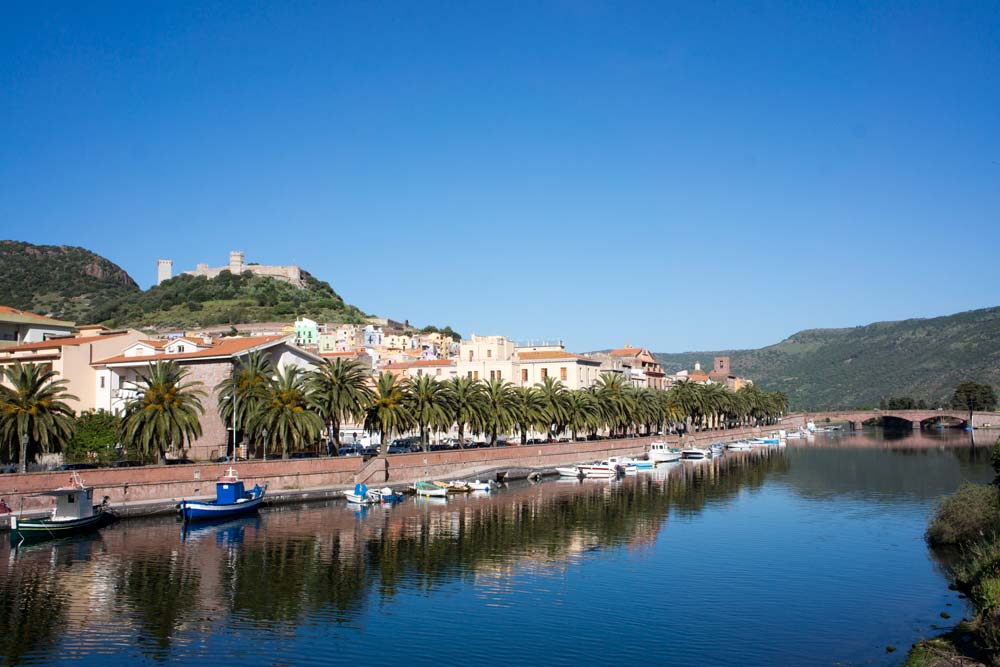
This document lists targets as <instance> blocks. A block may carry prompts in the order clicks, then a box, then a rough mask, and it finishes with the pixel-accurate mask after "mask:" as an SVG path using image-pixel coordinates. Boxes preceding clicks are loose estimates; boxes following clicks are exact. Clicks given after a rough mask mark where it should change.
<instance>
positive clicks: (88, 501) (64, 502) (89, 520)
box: [10, 475, 118, 548]
mask: <svg viewBox="0 0 1000 667" xmlns="http://www.w3.org/2000/svg"><path fill="white" fill-rule="evenodd" d="M37 495H39V496H51V497H53V498H55V499H56V506H55V507H54V508H52V514H51V515H50V516H48V517H45V518H39V519H25V518H23V517H21V516H16V515H15V516H11V517H10V544H11V546H12V547H14V548H17V547H19V546H21V545H22V544H25V543H29V542H40V541H42V540H52V539H58V538H60V537H67V536H69V535H76V534H78V533H84V532H87V531H91V530H97V529H98V528H100V527H102V526H106V525H108V524H110V523H114V522H115V521H117V519H118V517H117V516H116V515H115V513H114V512H113V511H112V510H111V508H110V507H109V506H108V504H107V500H108V499H107V496H105V498H104V501H103V502H102V503H101V504H100V505H94V490H93V489H92V488H88V487H86V486H84V485H83V482H82V481H80V478H79V477H78V476H77V475H73V477H72V478H71V479H70V484H69V486H65V487H60V488H58V489H53V490H52V491H46V492H44V493H39V494H37Z"/></svg>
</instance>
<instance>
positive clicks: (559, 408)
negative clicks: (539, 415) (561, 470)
mask: <svg viewBox="0 0 1000 667" xmlns="http://www.w3.org/2000/svg"><path fill="white" fill-rule="evenodd" d="M535 388H536V389H538V393H539V395H540V396H541V397H542V403H543V404H544V405H545V419H546V422H547V429H546V430H547V431H548V433H547V434H546V435H547V436H548V439H549V440H552V439H553V438H554V437H555V436H556V434H558V433H559V432H561V431H562V430H563V429H564V428H565V426H566V396H567V390H566V385H564V384H563V383H562V382H561V381H560V380H557V379H555V378H554V377H551V376H549V377H546V378H545V379H543V380H542V381H541V382H537V383H535Z"/></svg>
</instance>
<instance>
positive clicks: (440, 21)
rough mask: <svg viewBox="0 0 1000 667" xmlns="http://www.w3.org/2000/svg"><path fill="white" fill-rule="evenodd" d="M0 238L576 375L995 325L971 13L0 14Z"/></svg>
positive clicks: (962, 9) (995, 200)
mask: <svg viewBox="0 0 1000 667" xmlns="http://www.w3.org/2000/svg"><path fill="white" fill-rule="evenodd" d="M0 225H2V227H0V238H13V239H19V240H25V241H31V242H34V243H50V244H71V245H80V246H84V247H86V248H89V249H91V250H94V251H95V252H98V253H100V254H102V255H104V256H106V257H108V258H109V259H111V260H112V261H114V262H116V263H118V264H119V265H121V266H122V267H123V268H125V269H126V270H127V271H129V273H131V274H132V276H133V277H135V278H136V280H138V281H139V282H140V284H142V285H143V286H148V285H149V284H150V283H152V282H153V280H154V278H155V264H156V259H157V258H159V257H164V258H172V259H173V260H174V263H175V264H174V266H175V271H176V270H184V269H189V268H194V265H195V264H196V263H198V262H208V263H209V264H210V265H212V266H217V265H222V264H225V263H226V262H227V259H228V252H229V251H230V250H232V249H238V250H244V251H245V252H246V257H247V260H248V261H256V262H259V263H263V264H285V263H297V264H299V265H301V266H302V267H304V268H305V269H307V270H308V271H310V272H312V273H313V274H314V275H316V276H317V277H319V278H321V279H324V280H327V281H329V282H330V283H331V284H332V285H333V286H334V288H335V289H336V290H337V291H338V292H339V293H340V294H341V295H342V296H343V297H344V298H345V299H346V300H347V301H348V302H350V303H354V304H356V305H358V306H359V307H361V308H362V309H364V310H366V311H369V312H374V313H378V314H380V315H387V316H390V317H393V318H396V319H404V318H408V319H410V320H411V321H412V322H414V323H417V324H426V323H435V324H439V325H441V324H450V325H451V326H453V327H455V328H456V329H457V330H459V331H461V332H463V333H465V334H469V333H471V332H475V333H481V334H493V333H500V334H506V335H508V336H511V337H514V338H528V337H562V338H563V339H564V340H565V341H566V343H567V346H568V347H569V348H570V349H572V350H576V351H584V350H589V349H595V348H601V347H610V346H618V345H620V344H623V343H631V344H635V345H643V346H647V347H650V348H652V349H654V350H655V351H682V350H691V349H716V348H729V347H748V346H760V345H766V344H769V343H773V342H777V341H778V340H780V339H782V338H784V337H785V336H787V335H789V334H791V333H793V332H795V331H797V330H799V329H803V328H811V327H821V326H853V325H857V324H864V323H867V322H871V321H875V320H883V319H901V318H906V317H918V316H928V315H940V314H946V313H951V312H956V311H960V310H967V309H971V308H979V307H985V306H994V305H1000V289H998V278H1000V261H998V258H997V253H998V251H1000V2H996V1H993V2H989V1H986V2H965V3H959V2H940V3H922V2H899V3H893V2H874V3H873V2H865V3H851V2H841V1H834V2H827V3H821V2H794V3H778V2H767V3H745V2H729V3H714V2H690V3H685V4H672V3H668V2H662V1H656V2H650V3H641V2H597V1H586V0H581V1H579V2H575V1H570V0H565V1H562V2H530V3H528V2H526V3H513V2H511V3H507V2H503V3H500V2H496V3H479V2H449V3H440V4H438V3H434V2H430V1H426V0H421V1H420V2H411V3H384V2H359V3H356V4H350V3H336V2H280V3H266V4H265V3H259V4H258V3H250V2H244V3H236V2H226V3H219V4H209V3H194V2H154V3H148V2H147V3H136V2H133V3H117V4H116V3H98V2H95V3H82V2H69V3H66V4H64V5H60V4H58V3H55V2H40V3H19V5H14V4H8V5H5V7H4V9H3V16H2V20H0Z"/></svg>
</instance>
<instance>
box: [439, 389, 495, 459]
mask: <svg viewBox="0 0 1000 667" xmlns="http://www.w3.org/2000/svg"><path fill="white" fill-rule="evenodd" d="M446 388H447V390H448V398H449V401H450V403H451V414H452V417H453V419H454V422H455V423H456V424H458V446H459V447H465V427H466V426H469V427H471V428H472V429H480V428H482V427H483V426H482V424H483V411H484V408H485V405H486V396H485V394H484V390H483V384H482V383H481V382H480V381H479V380H473V379H472V378H470V377H466V376H464V375H463V376H459V377H454V378H452V379H450V380H448V382H447V384H446Z"/></svg>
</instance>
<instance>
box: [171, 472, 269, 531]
mask: <svg viewBox="0 0 1000 667" xmlns="http://www.w3.org/2000/svg"><path fill="white" fill-rule="evenodd" d="M266 491H267V483H266V482H265V483H264V485H263V486H261V485H260V484H256V485H254V487H253V488H252V489H250V490H249V491H247V490H246V488H245V487H244V486H243V480H241V479H240V478H239V477H238V476H237V475H236V472H235V471H233V469H232V468H229V471H228V472H227V473H226V474H225V475H223V476H222V477H220V478H219V480H218V481H217V482H216V483H215V500H208V501H205V500H182V501H181V502H180V505H179V507H180V511H181V517H182V518H183V519H184V520H185V521H204V520H211V519H222V518H225V517H231V516H238V515H240V514H249V513H251V512H256V511H257V510H258V509H259V508H260V505H261V503H263V502H264V493H265V492H266Z"/></svg>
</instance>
